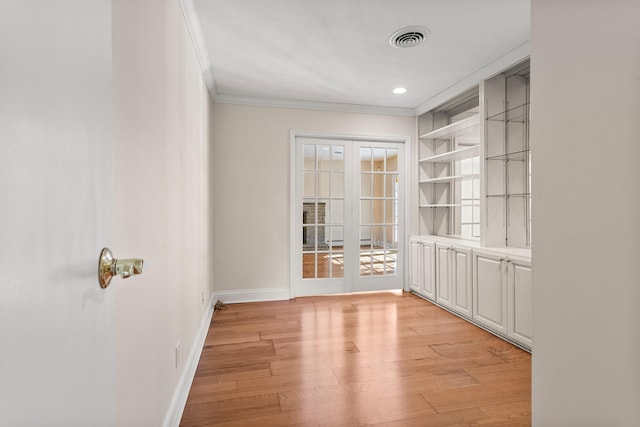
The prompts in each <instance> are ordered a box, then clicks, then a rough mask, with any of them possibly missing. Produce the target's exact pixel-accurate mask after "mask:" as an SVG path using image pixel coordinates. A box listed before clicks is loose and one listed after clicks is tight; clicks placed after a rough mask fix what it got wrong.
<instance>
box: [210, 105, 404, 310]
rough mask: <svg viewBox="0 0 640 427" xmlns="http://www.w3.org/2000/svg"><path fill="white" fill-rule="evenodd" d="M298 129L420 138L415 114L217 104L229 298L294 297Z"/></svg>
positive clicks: (218, 197)
mask: <svg viewBox="0 0 640 427" xmlns="http://www.w3.org/2000/svg"><path fill="white" fill-rule="evenodd" d="M292 129H295V130H305V131H322V132H328V133H338V134H350V135H374V136H375V135H384V136H403V137H406V136H408V137H411V138H412V140H413V141H415V135H416V125H415V118H413V117H398V116H383V115H373V114H355V113H338V112H325V111H310V110H297V109H285V108H273V107H256V106H243V105H232V104H219V103H215V104H214V107H213V141H214V146H213V157H212V158H213V160H212V162H213V163H212V178H213V180H212V183H213V184H212V185H213V187H212V194H214V197H215V206H214V208H213V212H212V215H213V235H214V241H213V274H214V283H215V286H214V287H215V293H216V297H220V298H221V299H222V300H223V301H240V300H252V299H262V300H264V299H277V298H283V297H284V298H286V297H287V296H288V289H289V167H290V166H289V150H290V131H291V130H292ZM408 152H409V150H407V155H408ZM413 182H415V180H413ZM414 192H415V191H412V192H411V193H412V194H413V193H414ZM407 229H409V228H407Z"/></svg>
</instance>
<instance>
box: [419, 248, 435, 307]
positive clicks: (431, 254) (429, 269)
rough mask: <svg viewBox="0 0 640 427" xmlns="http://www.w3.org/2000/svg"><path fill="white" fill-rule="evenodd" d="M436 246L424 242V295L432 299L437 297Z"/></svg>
mask: <svg viewBox="0 0 640 427" xmlns="http://www.w3.org/2000/svg"><path fill="white" fill-rule="evenodd" d="M435 266H436V247H435V244H434V243H429V242H424V243H422V283H421V287H422V295H423V296H425V297H426V298H429V299H430V300H431V301H435V299H436V289H435V281H436V269H435Z"/></svg>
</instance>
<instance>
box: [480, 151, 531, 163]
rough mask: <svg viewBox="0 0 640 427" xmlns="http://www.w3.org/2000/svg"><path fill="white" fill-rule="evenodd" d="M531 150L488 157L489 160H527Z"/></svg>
mask: <svg viewBox="0 0 640 427" xmlns="http://www.w3.org/2000/svg"><path fill="white" fill-rule="evenodd" d="M529 153H530V151H529V150H522V151H515V152H513V153H506V154H500V155H498V156H491V157H487V160H510V161H511V160H513V161H525V160H527V155H528V154H529Z"/></svg>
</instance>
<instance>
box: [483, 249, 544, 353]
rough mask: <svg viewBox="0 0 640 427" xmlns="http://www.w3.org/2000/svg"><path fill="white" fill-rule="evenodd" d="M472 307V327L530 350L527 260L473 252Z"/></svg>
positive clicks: (528, 262)
mask: <svg viewBox="0 0 640 427" xmlns="http://www.w3.org/2000/svg"><path fill="white" fill-rule="evenodd" d="M473 303H474V310H473V320H474V321H475V322H476V323H478V324H480V325H482V326H485V327H486V328H488V329H491V330H492V331H494V332H496V333H498V334H501V335H503V336H505V337H507V338H509V339H510V340H512V341H515V342H517V343H518V344H521V345H522V346H524V347H526V348H531V345H532V332H533V329H532V311H533V304H532V281H531V261H530V260H525V259H520V258H514V257H510V256H508V255H501V254H498V253H493V252H488V251H487V252H485V251H482V250H474V252H473Z"/></svg>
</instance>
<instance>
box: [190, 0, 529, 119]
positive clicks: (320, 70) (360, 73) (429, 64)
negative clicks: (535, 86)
mask: <svg viewBox="0 0 640 427" xmlns="http://www.w3.org/2000/svg"><path fill="white" fill-rule="evenodd" d="M186 1H189V0H186ZM191 1H192V7H193V6H194V7H193V9H192V12H191V15H192V16H191V20H190V30H191V32H192V36H194V39H195V40H196V46H197V47H198V46H199V43H198V42H197V39H198V37H201V42H200V49H199V50H200V52H199V57H200V60H201V63H202V65H203V68H205V70H204V72H205V73H204V74H205V78H206V79H207V84H208V86H209V89H210V92H211V93H212V94H213V96H214V98H216V99H219V100H222V101H225V100H226V101H229V102H233V101H236V102H241V101H242V100H243V99H244V100H248V99H251V100H253V101H256V100H259V101H260V102H263V103H267V104H268V103H275V104H277V103H282V102H307V103H309V102H315V103H331V104H333V105H359V106H374V107H386V108H389V107H391V108H397V109H399V110H400V109H411V111H417V110H418V109H419V108H420V106H424V105H425V103H428V102H429V101H430V100H436V99H437V98H438V96H441V95H442V94H443V93H446V92H447V91H448V92H452V91H455V90H460V91H461V90H464V89H466V88H468V87H469V86H471V85H472V84H473V83H475V82H477V81H478V80H479V78H483V77H488V75H483V74H492V73H495V72H497V71H499V70H500V69H502V68H504V67H506V66H508V65H510V64H511V63H512V62H516V61H517V60H520V59H522V58H523V57H526V55H528V49H529V47H528V41H529V31H530V26H529V11H530V4H529V0H191ZM184 2H185V0H183V5H184ZM185 9H187V10H186V13H187V15H189V11H188V8H185ZM187 20H188V21H189V16H187ZM414 25H419V26H424V27H427V28H428V29H429V30H430V35H429V37H428V39H427V40H426V41H425V42H424V43H422V44H421V45H419V46H417V47H413V48H408V49H398V48H394V47H392V46H391V45H390V44H389V37H390V36H391V35H392V34H393V33H394V32H395V31H397V30H399V29H401V28H403V27H408V26H414ZM194 30H195V33H194ZM198 32H199V34H197V33H198ZM399 86H402V87H405V88H407V93H405V94H403V95H394V94H393V93H392V92H391V91H392V89H393V88H395V87H399ZM465 86H466V87H465Z"/></svg>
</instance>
